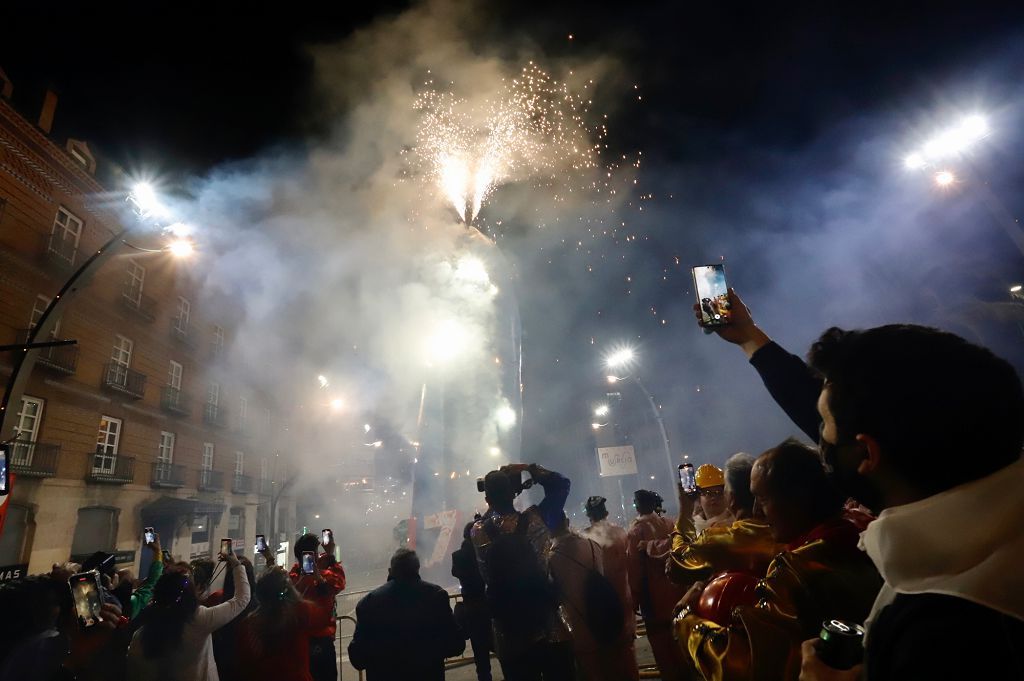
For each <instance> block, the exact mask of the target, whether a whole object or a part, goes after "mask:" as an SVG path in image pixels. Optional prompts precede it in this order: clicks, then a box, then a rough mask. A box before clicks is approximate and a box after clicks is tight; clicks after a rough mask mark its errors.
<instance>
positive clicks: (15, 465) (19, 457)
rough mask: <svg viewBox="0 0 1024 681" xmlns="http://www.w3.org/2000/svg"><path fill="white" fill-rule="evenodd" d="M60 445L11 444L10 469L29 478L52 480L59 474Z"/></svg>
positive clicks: (40, 443)
mask: <svg viewBox="0 0 1024 681" xmlns="http://www.w3.org/2000/svg"><path fill="white" fill-rule="evenodd" d="M59 455H60V445H57V444H50V443H48V442H29V441H25V440H15V441H14V442H12V443H11V454H10V456H11V460H10V462H9V463H10V468H11V470H12V471H14V472H15V473H17V474H18V475H23V476H25V477H28V478H52V477H53V476H55V475H56V474H57V457H58V456H59Z"/></svg>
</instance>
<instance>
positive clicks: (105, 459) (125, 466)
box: [85, 451, 135, 485]
mask: <svg viewBox="0 0 1024 681" xmlns="http://www.w3.org/2000/svg"><path fill="white" fill-rule="evenodd" d="M85 479H86V480H88V481H89V482H101V483H111V484H115V485H126V484H128V483H130V482H134V481H135V459H134V458H132V457H127V456H121V455H119V454H113V455H111V454H106V453H104V452H102V451H97V452H96V454H95V455H93V460H92V467H91V468H90V469H89V472H88V473H87V474H86V476H85Z"/></svg>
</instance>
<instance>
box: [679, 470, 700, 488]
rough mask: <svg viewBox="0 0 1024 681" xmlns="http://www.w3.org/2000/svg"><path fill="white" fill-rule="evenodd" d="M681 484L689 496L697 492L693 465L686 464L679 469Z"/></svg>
mask: <svg viewBox="0 0 1024 681" xmlns="http://www.w3.org/2000/svg"><path fill="white" fill-rule="evenodd" d="M679 484H680V485H681V486H682V488H683V491H684V492H686V493H687V494H693V493H694V492H696V491H697V479H696V478H695V477H694V475H693V464H692V463H684V464H683V465H681V466H680V467H679Z"/></svg>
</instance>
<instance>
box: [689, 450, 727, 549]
mask: <svg viewBox="0 0 1024 681" xmlns="http://www.w3.org/2000/svg"><path fill="white" fill-rule="evenodd" d="M694 479H695V481H696V483H697V493H698V494H699V495H700V515H695V516H694V517H693V526H694V530H695V533H696V534H700V533H701V532H703V531H704V530H706V529H709V528H712V527H729V526H730V525H732V523H733V521H735V520H736V518H735V516H733V514H732V511H730V510H729V505H728V503H727V502H726V500H725V474H724V473H722V469H721V468H719V467H718V466H716V465H714V464H710V463H703V464H701V465H700V466H698V467H697V472H696V473H695V474H694Z"/></svg>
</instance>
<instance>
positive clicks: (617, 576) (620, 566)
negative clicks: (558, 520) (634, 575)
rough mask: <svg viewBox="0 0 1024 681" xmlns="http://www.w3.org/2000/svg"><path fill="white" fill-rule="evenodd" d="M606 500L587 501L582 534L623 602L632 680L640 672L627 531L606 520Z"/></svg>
mask: <svg viewBox="0 0 1024 681" xmlns="http://www.w3.org/2000/svg"><path fill="white" fill-rule="evenodd" d="M607 501H608V500H607V499H605V498H604V497H602V496H592V497H589V498H588V499H587V503H586V504H585V505H584V507H583V510H584V511H585V512H586V514H587V518H588V519H589V520H590V527H587V528H584V529H583V530H582V532H581V534H582V535H583V536H584V537H587V538H588V539H593V540H594V541H595V542H597V545H598V546H600V547H601V559H602V562H603V564H604V576H605V577H606V578H607V579H608V581H609V582H611V583H612V586H614V587H615V592H616V593H617V594H618V595H619V600H620V601H621V602H622V605H623V610H624V617H625V620H626V621H625V625H624V627H623V636H624V637H625V638H626V640H627V647H628V653H625V655H626V656H627V657H628V658H629V659H632V660H634V664H633V666H632V672H631V674H630V676H629V678H630V679H632V680H634V681H635V679H638V678H639V677H640V670H639V668H637V666H636V664H635V660H636V644H635V639H636V614H635V612H636V611H635V606H634V605H633V595H632V594H631V593H630V589H629V570H628V567H627V558H626V530H624V529H622V528H621V527H619V526H618V525H615V524H614V523H612V522H610V521H609V520H608V509H607V507H606V503H607Z"/></svg>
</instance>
